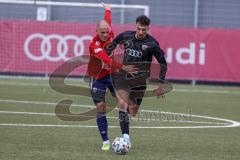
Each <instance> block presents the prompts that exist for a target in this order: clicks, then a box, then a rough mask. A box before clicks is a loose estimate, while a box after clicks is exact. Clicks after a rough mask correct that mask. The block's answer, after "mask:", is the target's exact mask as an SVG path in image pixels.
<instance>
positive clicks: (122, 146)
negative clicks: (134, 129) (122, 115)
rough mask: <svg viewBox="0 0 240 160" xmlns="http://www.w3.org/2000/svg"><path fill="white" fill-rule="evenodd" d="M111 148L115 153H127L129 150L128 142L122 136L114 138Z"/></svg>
mask: <svg viewBox="0 0 240 160" xmlns="http://www.w3.org/2000/svg"><path fill="white" fill-rule="evenodd" d="M112 150H113V151H114V152H115V153H117V154H121V155H123V154H127V152H128V151H129V145H128V142H127V141H126V140H125V139H124V138H119V137H117V138H115V139H114V141H113V143H112Z"/></svg>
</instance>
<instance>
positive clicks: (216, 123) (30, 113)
mask: <svg viewBox="0 0 240 160" xmlns="http://www.w3.org/2000/svg"><path fill="white" fill-rule="evenodd" d="M143 112H144V111H143ZM1 113H5V114H24V115H42V116H56V114H55V113H38V112H16V111H0V114H1ZM176 114H177V113H176ZM71 116H74V115H71ZM76 116H79V115H76ZM107 118H108V119H118V117H110V116H108V117H107ZM131 119H132V120H134V121H141V122H154V120H144V121H142V120H139V118H131ZM140 119H141V118H140ZM157 121H163V122H176V123H195V124H215V125H228V124H229V123H218V122H204V121H184V120H179V121H178V120H164V119H163V120H157Z"/></svg>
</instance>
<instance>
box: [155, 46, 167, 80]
mask: <svg viewBox="0 0 240 160" xmlns="http://www.w3.org/2000/svg"><path fill="white" fill-rule="evenodd" d="M153 54H154V57H155V58H156V60H157V61H158V63H159V64H160V67H161V69H160V73H159V79H161V80H164V79H165V76H166V72H167V62H166V59H165V57H164V55H165V53H164V51H163V50H162V49H161V48H160V47H159V44H158V43H157V42H156V45H155V46H154V51H153Z"/></svg>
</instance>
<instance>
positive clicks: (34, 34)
mask: <svg viewBox="0 0 240 160" xmlns="http://www.w3.org/2000/svg"><path fill="white" fill-rule="evenodd" d="M113 29H114V31H115V35H116V34H118V33H120V32H122V31H125V30H132V29H134V26H129V25H115V26H114V27H113ZM95 30H96V25H95V24H80V23H60V22H36V21H0V55H1V58H0V73H29V74H32V73H33V74H49V73H51V72H52V71H53V70H54V69H56V68H57V67H58V66H59V65H60V64H62V63H64V62H65V61H67V60H69V59H70V58H71V57H75V56H80V55H85V54H88V45H89V42H90V40H91V39H92V37H93V36H94V35H95ZM150 32H151V34H152V35H153V37H155V38H156V39H157V40H158V41H159V44H160V47H161V48H163V50H164V51H165V53H166V60H167V62H168V73H167V78H168V79H175V80H206V81H228V82H240V71H239V70H238V67H239V66H240V54H239V51H240V45H239V42H240V30H227V29H193V28H176V27H160V26H151V31H150Z"/></svg>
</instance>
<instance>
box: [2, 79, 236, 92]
mask: <svg viewBox="0 0 240 160" xmlns="http://www.w3.org/2000/svg"><path fill="white" fill-rule="evenodd" d="M46 82H47V81H46ZM1 84H2V85H16V86H36V87H38V86H49V84H48V83H47V84H46V83H44V84H39V83H30V82H17V83H16V82H8V81H4V82H3V81H0V85H1ZM71 85H76V86H80V83H79V84H76V83H73V84H72V83H71ZM173 92H184V93H218V94H240V92H239V91H230V90H228V91H226V90H210V89H207V90H202V89H173Z"/></svg>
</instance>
